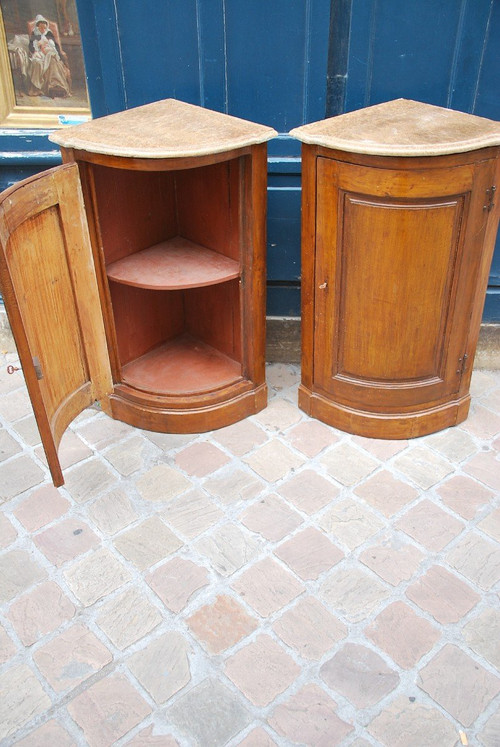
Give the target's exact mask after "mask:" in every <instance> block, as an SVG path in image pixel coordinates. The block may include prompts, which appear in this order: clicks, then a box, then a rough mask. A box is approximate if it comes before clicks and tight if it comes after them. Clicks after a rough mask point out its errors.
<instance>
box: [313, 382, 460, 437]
mask: <svg viewBox="0 0 500 747" xmlns="http://www.w3.org/2000/svg"><path fill="white" fill-rule="evenodd" d="M469 405H470V395H469V394H467V395H466V396H464V397H462V398H461V399H458V400H453V401H452V402H446V403H445V404H441V405H438V406H435V407H429V408H428V409H421V410H419V411H418V412H415V411H414V412H394V413H383V414H382V413H374V412H367V411H366V410H354V409H352V408H350V407H346V406H345V405H341V404H339V403H338V402H333V401H332V400H330V399H328V398H327V397H325V396H323V395H321V394H317V393H316V392H311V391H310V390H309V389H307V388H306V387H305V386H304V385H303V384H301V385H300V387H299V407H300V409H301V410H303V411H304V412H306V413H307V414H308V415H310V416H311V417H313V418H317V419H318V420H322V421H323V422H324V423H327V425H331V426H333V427H334V428H338V429H339V430H341V431H346V432H347V433H353V434H355V435H356V436H365V437H366V438H382V439H391V440H392V439H394V440H397V439H404V438H417V437H418V436H426V435H428V434H429V433H435V432H436V431H440V430H443V429H444V428H449V427H450V426H452V425H458V424H459V423H462V422H463V421H464V420H465V419H466V418H467V415H468V412H469Z"/></svg>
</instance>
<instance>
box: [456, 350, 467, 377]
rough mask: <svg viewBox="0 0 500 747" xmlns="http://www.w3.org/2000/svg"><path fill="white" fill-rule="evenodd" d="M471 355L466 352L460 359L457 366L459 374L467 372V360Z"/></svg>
mask: <svg viewBox="0 0 500 747" xmlns="http://www.w3.org/2000/svg"><path fill="white" fill-rule="evenodd" d="M468 358H469V356H468V355H467V353H464V354H463V356H462V357H461V358H459V359H458V368H457V374H460V376H463V375H464V373H465V367H466V365H467V360H468Z"/></svg>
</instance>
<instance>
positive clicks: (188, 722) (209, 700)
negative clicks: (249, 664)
mask: <svg viewBox="0 0 500 747" xmlns="http://www.w3.org/2000/svg"><path fill="white" fill-rule="evenodd" d="M167 719H168V722H169V723H171V724H173V725H174V726H175V727H176V729H178V730H179V731H180V732H182V733H183V734H184V735H185V736H186V737H187V740H188V741H187V742H186V744H190V745H200V747H201V746H202V745H203V747H220V746H221V745H224V744H227V743H228V741H229V740H230V739H231V738H232V737H234V736H235V735H236V734H238V732H240V731H242V730H243V729H244V728H245V727H246V726H248V724H250V723H251V721H252V715H251V713H250V711H249V710H248V709H247V707H246V706H245V705H244V704H243V702H242V701H241V700H240V699H239V698H238V697H237V696H236V695H235V694H234V692H232V691H231V690H230V689H229V687H227V686H226V685H224V684H223V683H222V682H220V681H217V680H212V679H206V680H203V682H201V683H200V684H199V685H196V687H193V688H192V689H191V690H189V691H188V692H186V693H185V694H183V695H181V696H180V698H179V699H178V700H176V702H175V704H174V705H172V706H171V707H170V708H169V709H168V710H167Z"/></svg>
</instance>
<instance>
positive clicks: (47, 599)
mask: <svg viewBox="0 0 500 747" xmlns="http://www.w3.org/2000/svg"><path fill="white" fill-rule="evenodd" d="M75 612H76V607H75V605H74V604H73V602H71V600H70V599H68V597H67V596H66V595H65V594H64V592H63V591H62V589H61V588H60V587H59V586H58V585H57V584H56V583H55V581H44V582H42V583H40V584H38V586H36V587H35V588H34V589H32V590H31V591H29V592H27V593H26V594H24V595H22V596H20V597H17V598H16V599H15V601H14V602H12V604H11V605H10V609H9V612H8V613H7V616H8V618H9V620H10V621H11V623H12V624H13V626H14V629H15V631H16V633H17V635H18V636H19V638H20V639H21V641H22V642H23V644H24V645H25V646H31V645H33V643H36V641H38V640H39V639H40V638H42V637H43V636H45V635H47V634H48V633H52V632H53V631H55V630H57V629H58V628H59V626H60V625H62V624H63V623H65V622H68V621H69V620H71V618H72V617H73V616H74V615H75Z"/></svg>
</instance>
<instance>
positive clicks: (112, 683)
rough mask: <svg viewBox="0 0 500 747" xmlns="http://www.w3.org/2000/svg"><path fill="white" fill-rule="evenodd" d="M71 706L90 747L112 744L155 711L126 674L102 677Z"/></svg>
mask: <svg viewBox="0 0 500 747" xmlns="http://www.w3.org/2000/svg"><path fill="white" fill-rule="evenodd" d="M67 708H68V711H69V713H70V715H71V717H72V718H73V719H74V720H75V721H76V723H77V724H78V726H80V728H81V729H83V733H84V735H85V739H86V740H87V743H88V745H89V747H110V745H112V744H114V743H115V742H116V741H117V740H118V739H120V738H121V737H123V736H124V735H125V734H127V732H129V731H130V730H131V729H133V728H134V726H137V724H139V723H140V722H141V721H142V720H143V719H144V718H145V717H146V716H147V715H148V714H149V713H151V707H150V706H149V705H148V703H147V702H146V701H145V700H144V698H143V697H142V696H141V695H140V694H139V693H138V692H137V690H136V688H135V687H134V686H133V685H132V684H131V683H130V682H129V680H128V679H127V678H126V677H125V676H124V675H123V674H112V675H109V676H108V677H105V678H104V679H102V680H99V682H96V683H95V684H94V685H91V686H90V687H89V688H87V689H86V690H84V691H83V692H82V693H80V695H77V697H76V698H74V699H73V700H72V701H71V702H70V703H68V706H67Z"/></svg>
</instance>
